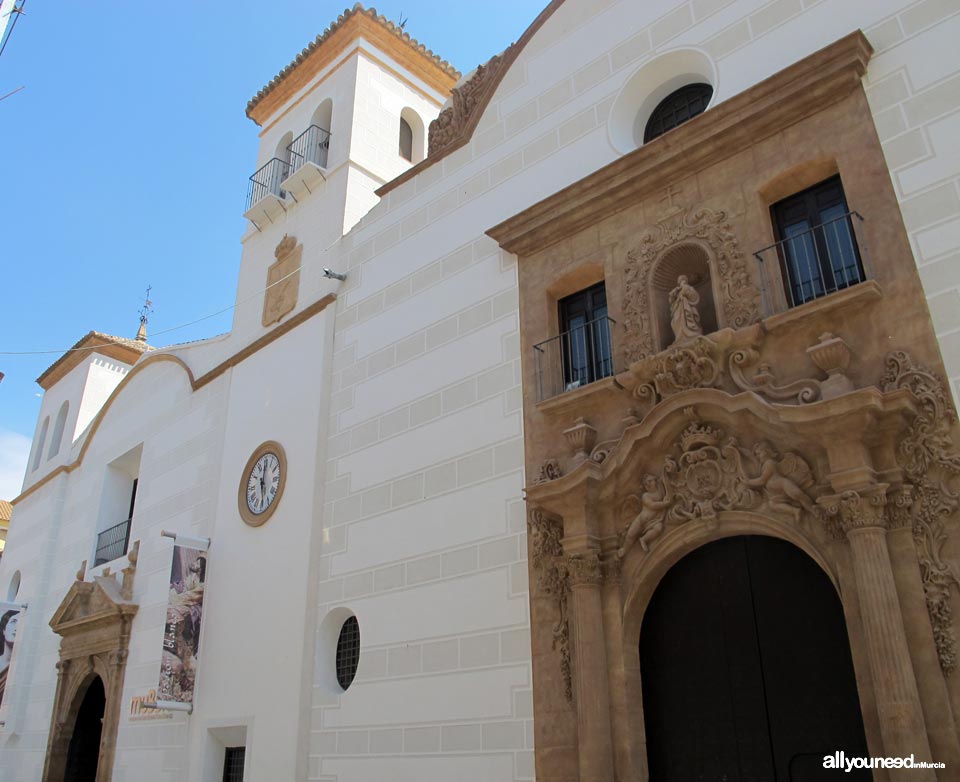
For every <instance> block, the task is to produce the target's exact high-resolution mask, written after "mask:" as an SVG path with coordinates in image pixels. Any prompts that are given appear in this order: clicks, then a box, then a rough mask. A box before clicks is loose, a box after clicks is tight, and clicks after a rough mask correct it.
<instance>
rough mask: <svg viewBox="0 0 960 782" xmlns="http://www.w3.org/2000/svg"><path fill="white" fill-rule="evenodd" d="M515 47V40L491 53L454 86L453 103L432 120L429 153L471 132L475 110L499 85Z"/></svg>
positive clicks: (441, 150)
mask: <svg viewBox="0 0 960 782" xmlns="http://www.w3.org/2000/svg"><path fill="white" fill-rule="evenodd" d="M512 48H513V44H511V46H510V47H508V48H507V49H506V50H505V51H504V52H503V53H502V54H498V55H496V56H494V57H491V58H490V59H489V60H488V61H487V62H486V63H485V64H484V65H478V66H477V69H476V70H475V71H474V72H473V74H472V75H471V76H470V78H469V79H467V80H466V81H464V82H463V83H462V84H460V85H459V86H458V87H455V88H454V90H453V94H452V95H451V96H450V97H451V101H452V103H451V105H450V106H448V107H447V108H445V109H444V110H443V111H441V112H440V115H439V116H438V117H437V118H436V119H435V120H434V121H433V122H431V123H430V130H429V138H428V140H427V156H428V157H430V156H433V155H436V154H438V153H440V152H443V151H444V150H445V149H447V148H448V147H452V146H454V145H455V144H456V142H457V141H458V140H459V139H460V138H461V137H462V136H463V135H464V134H465V133H467V132H468V129H469V126H470V122H471V121H472V120H473V119H474V114H476V112H477V110H478V109H481V110H482V107H483V106H484V105H486V98H487V96H488V94H489V93H491V92H492V91H493V90H495V89H496V87H497V84H498V83H499V81H500V76H501V74H502V71H503V69H504V67H505V65H506V63H507V62H508V61H509V56H508V55H509V52H510V50H511V49H512Z"/></svg>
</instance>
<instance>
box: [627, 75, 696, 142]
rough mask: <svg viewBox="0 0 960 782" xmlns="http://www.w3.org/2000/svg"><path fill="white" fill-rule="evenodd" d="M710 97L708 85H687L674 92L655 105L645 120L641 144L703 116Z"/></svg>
mask: <svg viewBox="0 0 960 782" xmlns="http://www.w3.org/2000/svg"><path fill="white" fill-rule="evenodd" d="M712 97H713V87H711V86H710V85H709V84H702V83H701V84H687V85H686V86H683V87H681V88H680V89H679V90H674V91H673V92H671V93H670V94H669V95H667V97H666V98H664V99H663V100H662V101H660V103H658V104H657V107H656V108H655V109H654V110H653V113H652V114H651V115H650V119H649V120H647V127H646V128H645V129H644V131H643V143H644V144H646V143H647V142H648V141H653V140H654V139H655V138H657V137H658V136H662V135H663V134H664V133H666V132H667V131H668V130H673V129H674V128H675V127H677V126H678V125H682V124H683V123H684V122H686V121H687V120H690V119H693V118H694V117H696V116H697V115H698V114H703V112H704V111H706V108H707V105H708V104H709V103H710V98H712Z"/></svg>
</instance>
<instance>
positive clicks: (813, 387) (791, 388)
mask: <svg viewBox="0 0 960 782" xmlns="http://www.w3.org/2000/svg"><path fill="white" fill-rule="evenodd" d="M728 361H729V367H730V378H731V379H732V380H733V382H734V384H736V386H737V388H739V389H740V390H741V391H752V392H753V393H755V394H759V395H760V396H765V397H767V398H768V399H773V400H776V401H778V402H781V401H784V400H787V399H796V400H797V403H798V404H801V405H803V404H808V403H810V402H816V401H817V400H818V399H819V398H820V381H819V380H813V379H805V380H795V381H794V382H792V383H785V384H783V385H780V383H779V382H778V381H777V377H776V375H775V374H774V373H773V369H772V368H771V367H770V365H769V364H766V363H762V362H761V363H758V362H759V361H760V354H759V353H758V352H757V351H756V350H754V349H753V348H744V349H743V350H735V351H733V352H732V353H731V354H730V358H729V360H728ZM754 365H756V367H757V369H756V371H755V372H754V373H753V376H752V377H749V378H748V377H747V375H746V373H745V372H744V370H745V369H747V368H749V367H752V366H754Z"/></svg>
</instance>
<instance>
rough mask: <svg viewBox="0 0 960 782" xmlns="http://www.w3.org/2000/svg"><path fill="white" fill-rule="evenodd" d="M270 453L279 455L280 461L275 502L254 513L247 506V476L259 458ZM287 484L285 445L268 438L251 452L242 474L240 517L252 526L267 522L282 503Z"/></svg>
mask: <svg viewBox="0 0 960 782" xmlns="http://www.w3.org/2000/svg"><path fill="white" fill-rule="evenodd" d="M268 453H272V454H273V455H274V456H276V457H277V461H279V462H280V485H279V486H278V487H277V493H276V495H275V496H274V498H273V502H272V503H270V507H269V508H267V509H266V510H265V511H264V512H263V513H260V514H256V513H252V512H251V511H250V508H248V507H247V478H248V477H249V475H250V471H251V470H252V469H253V465H255V464H256V463H257V459H259V458H260V457H261V456H263V455H264V454H268ZM286 484H287V452H286V451H284V450H283V446H282V445H280V443H278V442H277V441H276V440H267V441H266V442H264V443H261V444H260V445H258V446H257V448H256V449H255V450H254V452H253V453H252V454H250V458H249V459H247V463H246V465H244V468H243V472H242V473H241V474H240V486H239V487H238V489H237V509H238V510H239V511H240V518H241V519H243V520H244V522H245V523H246V524H248V525H249V526H251V527H261V526H263V525H264V524H266V523H267V522H268V521H269V520H270V517H271V516H273V513H274V511H275V510H276V509H277V506H278V505H279V504H280V499H281V498H282V497H283V489H284V486H286Z"/></svg>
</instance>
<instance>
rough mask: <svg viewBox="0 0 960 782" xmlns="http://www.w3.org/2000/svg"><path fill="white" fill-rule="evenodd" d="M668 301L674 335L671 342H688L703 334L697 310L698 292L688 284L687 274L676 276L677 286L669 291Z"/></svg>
mask: <svg viewBox="0 0 960 782" xmlns="http://www.w3.org/2000/svg"><path fill="white" fill-rule="evenodd" d="M669 302H670V326H671V328H672V329H673V335H674V337H675V339H674V341H673V343H674V344H678V343H682V342H689V341H690V340H692V339H696V338H697V337H700V336H703V328H702V327H701V326H700V313H699V312H698V311H697V305H698V304H699V303H700V294H698V293H697V292H696V291H695V290H694V288H693V286H692V285H690V283H689V281H688V279H687V275H685V274H681V275H680V276H679V277H677V287H676V288H674V289H673V290H672V291H670V297H669Z"/></svg>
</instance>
